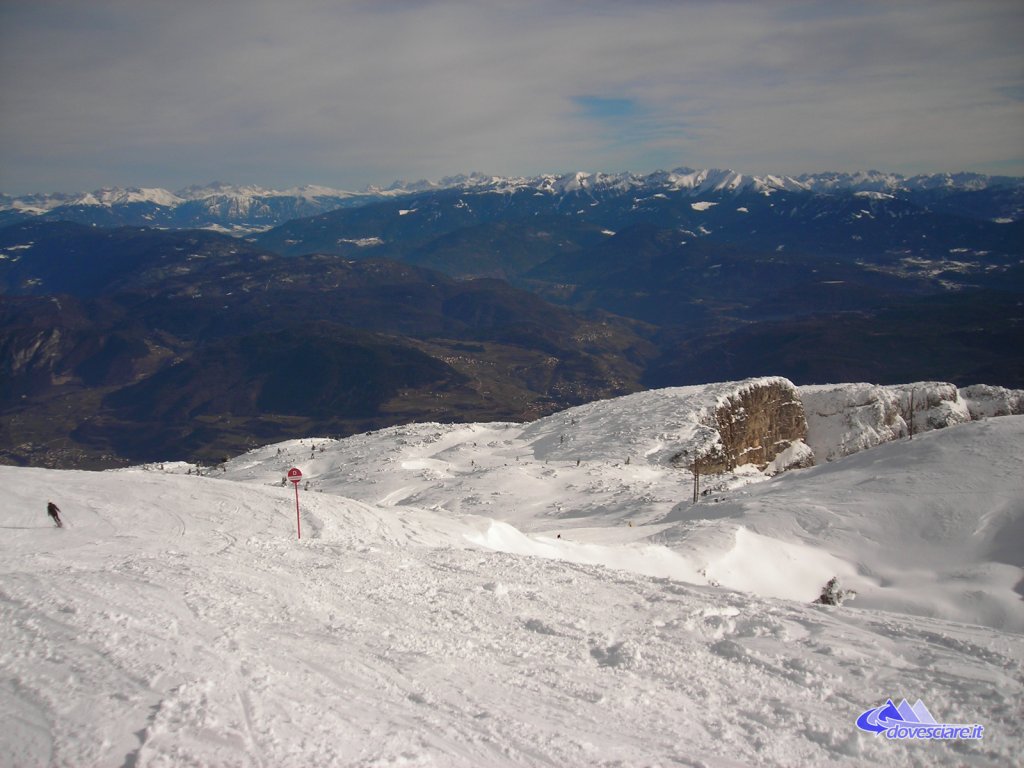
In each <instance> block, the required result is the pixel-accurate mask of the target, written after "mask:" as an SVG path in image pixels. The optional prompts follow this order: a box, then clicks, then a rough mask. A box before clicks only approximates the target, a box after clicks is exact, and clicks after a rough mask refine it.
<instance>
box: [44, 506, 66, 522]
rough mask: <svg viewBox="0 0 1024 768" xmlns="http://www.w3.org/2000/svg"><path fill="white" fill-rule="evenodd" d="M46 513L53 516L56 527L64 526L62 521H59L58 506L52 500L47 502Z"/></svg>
mask: <svg viewBox="0 0 1024 768" xmlns="http://www.w3.org/2000/svg"><path fill="white" fill-rule="evenodd" d="M46 513H47V514H48V515H49V516H50V517H52V518H53V522H55V523H56V524H57V527H58V528H63V527H64V523H62V522H61V521H60V507H58V506H57V505H56V504H54V503H53V502H52V501H51V502H48V503H47V505H46Z"/></svg>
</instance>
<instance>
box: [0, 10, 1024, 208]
mask: <svg viewBox="0 0 1024 768" xmlns="http://www.w3.org/2000/svg"><path fill="white" fill-rule="evenodd" d="M1021 40H1024V3H1021V2H1019V0H1001V1H994V0H970V2H968V1H966V0H952V1H944V0H928V1H927V2H900V1H897V2H878V3H876V2H858V3H848V2H814V1H813V0H804V1H802V2H781V1H776V0H763V1H760V2H742V1H736V2H710V1H708V2H701V1H695V2H673V1H672V0H630V2H623V0H615V1H614V2H612V1H610V0H289V1H288V2H283V1H282V2H267V1H265V0H218V2H214V3H211V2H208V0H176V1H175V2H173V3H170V2H166V1H165V0H164V1H159V0H154V1H150V0H0V191H2V192H5V193H9V194H22V193H28V192H47V191H63V192H73V191H84V190H91V189H97V188H100V187H104V186H115V185H116V186H143V187H164V188H167V189H171V190H175V189H180V188H182V187H184V186H187V185H189V184H196V183H205V182H209V181H212V180H215V179H216V180H222V181H227V182H232V183H238V184H259V185H263V186H268V187H276V188H286V187H290V186H295V185H300V184H320V185H325V186H331V187H336V188H341V189H361V188H363V187H365V186H366V185H387V184H390V183H391V182H393V181H395V180H396V179H406V180H416V179H421V178H426V179H439V178H441V177H443V176H447V175H453V174H457V173H469V172H473V171H476V172H480V173H487V174H495V175H524V176H526V175H534V174H538V173H561V172H570V171H576V170H584V171H605V172H617V171H626V170H629V171H636V172H649V171H653V170H657V169H665V170H667V169H672V168H677V167H684V166H688V167H694V168H706V167H715V168H732V169H734V170H737V171H740V172H743V173H784V174H796V173H802V172H820V171H826V170H838V171H853V170H868V169H877V170H884V171H893V172H898V173H904V174H914V173H927V172H941V171H975V172H979V173H988V174H1008V175H1024V46H1021V44H1020V41H1021Z"/></svg>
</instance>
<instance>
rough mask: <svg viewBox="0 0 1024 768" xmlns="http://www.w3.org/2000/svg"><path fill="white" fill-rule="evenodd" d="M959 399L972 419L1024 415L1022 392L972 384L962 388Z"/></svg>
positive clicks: (1023, 394)
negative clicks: (961, 399)
mask: <svg viewBox="0 0 1024 768" xmlns="http://www.w3.org/2000/svg"><path fill="white" fill-rule="evenodd" d="M960 397H961V398H963V400H964V402H965V403H967V410H968V411H969V412H970V414H971V418H972V419H987V418H989V417H992V416H1019V415H1020V414H1024V390H1022V389H1006V388H1005V387H993V386H989V385H988V384H974V385H972V386H970V387H963V388H962V389H961V390H960Z"/></svg>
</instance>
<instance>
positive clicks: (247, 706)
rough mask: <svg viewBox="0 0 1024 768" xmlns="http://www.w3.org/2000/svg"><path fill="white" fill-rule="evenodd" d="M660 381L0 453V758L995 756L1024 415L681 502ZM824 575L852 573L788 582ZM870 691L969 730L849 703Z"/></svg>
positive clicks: (686, 761) (833, 761) (1010, 673)
mask: <svg viewBox="0 0 1024 768" xmlns="http://www.w3.org/2000/svg"><path fill="white" fill-rule="evenodd" d="M678 396H679V393H675V394H674V395H670V397H677V398H678ZM657 399H658V398H657V397H656V395H650V396H648V397H647V398H646V399H645V398H636V397H635V396H632V397H631V399H625V398H624V399H621V400H620V401H618V403H617V407H616V406H615V403H616V401H611V403H612V405H608V404H605V405H604V407H603V408H602V407H600V406H599V404H592V405H591V406H590V408H589V409H588V407H587V406H584V407H583V409H582V410H581V409H573V410H572V411H567V412H566V413H565V414H556V415H555V416H553V417H548V419H546V420H542V421H540V422H536V423H534V424H532V425H506V424H490V425H461V426H441V425H436V424H427V425H412V426H408V427H401V428H394V429H391V430H385V431H382V432H379V433H373V434H369V435H361V436H357V437H353V438H348V439H346V440H342V441H330V440H323V439H316V440H309V439H307V440H302V441H300V440H295V441H290V442H287V443H282V444H280V445H277V446H268V447H266V448H261V449H258V450H256V451H253V452H250V453H248V454H245V455H244V456H240V457H237V458H236V459H234V460H232V461H230V462H229V463H228V464H227V465H226V466H225V467H223V468H222V469H216V470H212V471H209V473H208V474H207V475H204V476H199V475H196V474H191V472H192V470H193V468H192V467H190V466H188V465H184V464H171V463H167V464H164V465H151V466H148V467H146V468H136V469H131V470H122V471H111V472H100V473H88V472H73V471H54V470H42V469H27V468H14V467H0V483H2V484H3V487H4V489H5V502H4V504H3V506H2V509H0V526H2V527H3V532H4V534H5V535H4V536H3V537H2V540H0V552H2V557H0V612H2V615H0V717H2V718H3V723H4V725H3V727H2V729H0V765H3V766H19V767H21V766H28V767H33V766H50V765H54V766H107V765H109V766H122V765H124V766H135V767H136V768H142V767H143V766H181V765H188V766H221V765H230V766H309V765H317V766H335V765H338V766H474V768H475V767H476V766H502V765H551V766H611V765H622V766H639V765H670V764H680V765H706V766H737V765H751V766H752V765H759V766H760V765H783V766H790V765H791V766H805V765H887V766H912V765H913V766H917V765H965V764H969V765H991V766H1004V765H1011V764H1013V763H1014V762H1015V761H1016V760H1017V759H1018V757H1019V755H1020V753H1021V748H1022V746H1024V726H1022V725H1021V718H1020V716H1019V715H1020V711H1019V708H1020V702H1021V700H1022V695H1024V683H1022V674H1021V673H1022V669H1021V667H1022V659H1024V636H1022V635H1021V632H1022V631H1024V620H1022V619H1024V611H1022V608H1021V601H1020V594H1019V592H1017V591H1015V590H1019V589H1020V583H1021V566H1022V565H1024V562H1022V560H1024V558H1022V555H1021V553H1022V552H1024V546H1022V543H1024V542H1022V539H1024V522H1022V521H1024V508H1022V507H1024V502H1022V499H1024V480H1022V478H1024V462H1022V457H1021V450H1020V446H1021V445H1022V444H1024V417H1020V416H1006V417H1000V418H993V419H988V420H985V421H980V422H972V423H966V424H960V425H956V426H952V427H949V428H947V429H942V430H935V431H930V432H926V433H923V434H919V435H916V436H915V437H914V439H913V440H906V439H901V440H897V441H891V442H889V443H887V444H884V445H880V446H877V447H874V448H871V449H870V450H865V451H862V452H859V453H856V454H854V455H851V456H846V457H837V458H835V460H834V461H832V462H830V463H827V464H823V465H821V466H818V467H815V468H812V469H809V470H800V471H791V472H787V473H784V474H782V475H779V476H777V477H775V478H772V479H765V478H764V476H763V475H761V474H760V473H756V472H754V473H751V472H744V473H740V474H737V475H735V476H729V477H721V478H718V479H717V480H715V481H714V483H713V484H712V486H711V488H712V490H713V492H712V493H711V494H710V495H708V496H705V497H703V498H702V500H701V502H700V503H699V504H697V505H693V504H692V503H691V501H690V500H689V499H690V494H691V490H692V489H691V485H690V484H691V481H692V478H691V477H690V476H689V475H688V474H687V473H685V471H683V470H678V469H672V468H670V467H668V466H666V465H665V464H663V463H661V461H660V457H661V456H662V455H663V453H662V447H660V446H661V445H663V444H665V443H667V442H671V441H672V440H674V439H675V437H676V436H678V434H680V433H683V432H685V429H682V428H676V429H675V430H673V428H670V427H666V428H665V429H663V430H661V431H656V432H654V433H653V434H648V427H649V425H650V424H653V423H656V422H657V421H658V419H657V418H649V419H648V420H647V421H645V420H644V419H642V418H640V415H641V412H642V411H644V410H647V409H650V408H657V405H656V400H657ZM663 399H664V398H663ZM676 402H678V400H677V401H676ZM662 408H663V409H664V412H665V413H671V409H670V408H669V407H668V406H667V405H664V404H662ZM616 411H618V413H617V415H616ZM659 418H660V417H659ZM574 420H575V423H573V422H574ZM683 421H685V419H682V417H680V423H682V422H683ZM571 427H576V428H583V427H585V428H586V430H595V431H597V432H598V435H596V436H594V435H587V436H586V437H585V439H584V435H582V434H577V435H575V436H574V439H573V441H572V446H571V447H573V448H575V451H571V450H569V449H568V448H566V442H567V441H565V440H562V439H561V437H560V435H561V434H563V429H565V430H568V428H571ZM602 430H603V431H602ZM581 431H582V430H581ZM601 435H603V436H604V438H605V439H604V440H603V441H602V440H600V439H598V438H599V437H600V436H601ZM626 449H629V451H630V453H629V454H628V457H629V458H630V459H631V460H630V461H629V463H626V458H627V455H626V454H625V450H626ZM574 454H578V455H579V456H580V457H581V458H580V463H579V466H577V463H576V456H575V455H574ZM290 466H298V467H299V468H300V469H302V471H303V473H304V476H305V477H304V482H303V484H302V485H300V490H299V494H300V499H301V505H302V539H301V540H298V539H297V538H296V520H295V506H294V504H295V494H294V491H293V490H292V488H291V487H290V486H289V487H282V485H281V478H282V477H283V474H284V471H286V470H287V469H288V467H290ZM305 481H308V483H309V487H308V489H307V487H306V484H305ZM354 497H355V498H354ZM48 498H52V499H53V500H54V501H56V502H57V503H58V504H59V505H60V506H61V508H62V509H63V511H64V517H65V520H66V521H67V523H68V525H67V527H66V528H65V529H63V530H57V529H55V528H53V527H51V526H50V524H49V522H48V520H47V519H46V516H45V511H44V509H45V503H46V500H47V499H48ZM833 575H838V576H839V577H840V579H841V580H842V585H843V586H844V587H846V588H854V589H857V590H858V592H859V593H860V594H859V595H858V597H857V599H856V600H855V601H854V602H852V603H846V604H845V605H843V606H839V607H825V606H816V605H812V604H811V602H810V601H811V600H812V599H813V598H814V597H815V596H816V595H817V593H818V592H820V590H821V587H822V586H823V585H824V582H825V580H827V578H830V577H831V576H833ZM716 585H717V586H716ZM889 698H892V699H893V700H894V701H900V700H901V699H904V698H906V699H907V700H908V701H911V702H914V701H917V700H918V699H921V700H922V701H923V703H924V704H925V705H926V706H927V709H928V710H929V711H930V712H931V713H932V714H933V715H934V716H935V718H936V719H937V720H938V721H939V722H940V723H942V722H948V723H971V724H973V723H978V724H981V725H984V727H985V730H984V738H983V739H982V740H980V741H945V742H940V741H935V742H927V743H925V742H916V743H910V742H899V741H890V740H888V739H886V738H885V737H884V736H876V735H873V734H869V733H866V732H862V731H859V730H858V729H857V728H856V726H855V720H856V718H857V717H858V716H859V715H860V714H861V713H862V712H864V711H866V710H868V709H871V708H874V707H879V706H881V705H883V704H885V702H886V700H887V699H889Z"/></svg>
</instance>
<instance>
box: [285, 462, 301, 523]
mask: <svg viewBox="0 0 1024 768" xmlns="http://www.w3.org/2000/svg"><path fill="white" fill-rule="evenodd" d="M288 479H289V480H291V481H292V484H293V485H294V486H295V530H296V531H297V532H298V534H299V538H300V539H301V538H302V518H300V517H299V481H300V480H302V472H301V471H300V470H299V469H297V468H296V467H292V468H291V469H289V470H288Z"/></svg>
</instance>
